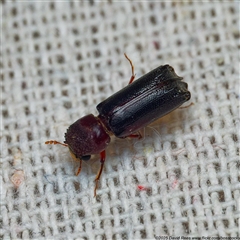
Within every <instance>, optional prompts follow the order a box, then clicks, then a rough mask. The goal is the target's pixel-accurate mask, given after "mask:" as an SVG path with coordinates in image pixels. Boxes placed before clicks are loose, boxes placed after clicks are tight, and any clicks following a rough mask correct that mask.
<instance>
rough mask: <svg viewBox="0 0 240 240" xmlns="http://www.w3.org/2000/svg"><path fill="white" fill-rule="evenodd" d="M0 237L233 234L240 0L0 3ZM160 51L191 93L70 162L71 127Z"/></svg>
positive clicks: (159, 60) (237, 193) (238, 188)
mask: <svg viewBox="0 0 240 240" xmlns="http://www.w3.org/2000/svg"><path fill="white" fill-rule="evenodd" d="M1 8H2V16H3V17H2V35H1V39H2V40H1V43H2V44H1V45H2V46H1V66H2V70H1V100H2V110H3V111H2V120H3V121H2V124H1V127H2V129H1V130H2V134H1V169H2V171H1V178H0V180H1V223H0V226H1V228H0V237H1V238H3V239H154V238H156V239H157V238H158V237H160V236H163V235H165V236H192V237H199V236H222V237H226V236H228V237H237V236H239V216H240V211H239V209H240V202H239V199H240V183H239V182H240V181H239V180H240V173H239V172H240V171H239V169H240V164H239V139H240V137H239V98H240V92H239V36H240V34H239V2H237V1H236V2H233V1H225V2H224V1H222V2H216V1H215V2H206V1H204V2H201V1H192V2H188V1H186V2H182V3H181V2H175V3H171V2H169V1H168V2H157V1H155V2H150V1H149V2H148V1H141V2H140V1H139V2H128V1H122V2H114V1H109V2H107V1H96V2H95V1H91V2H88V1H77V2H72V3H68V2H63V1H62V2H51V1H38V2H30V1H25V2H24V1H22V2H20V1H18V2H6V3H2V4H1ZM124 52H126V53H127V54H128V56H129V57H130V58H131V59H132V61H133V63H134V65H135V73H136V75H137V78H138V77H140V76H142V75H143V74H144V73H147V72H149V71H150V70H152V69H154V68H156V67H157V66H159V65H163V64H170V65H171V66H173V67H174V69H175V71H176V73H177V74H178V75H180V76H182V77H184V81H186V82H187V83H188V84H189V89H190V91H191V93H192V98H191V100H190V102H193V103H194V105H193V106H191V107H189V108H184V109H178V110H176V111H174V112H173V113H171V114H169V115H167V116H166V117H164V118H162V119H160V120H159V121H157V122H155V123H154V124H152V125H151V126H148V127H146V128H144V129H143V138H142V139H141V140H134V139H133V140H121V139H113V141H112V143H111V144H110V146H109V147H108V149H107V159H106V163H105V167H104V171H103V174H102V178H101V181H100V183H99V189H98V191H97V197H96V198H94V197H93V189H94V178H95V176H96V173H97V171H98V168H99V161H98V160H99V156H93V158H92V159H91V160H90V161H88V162H85V163H83V169H82V172H81V174H80V176H75V175H74V172H75V171H76V169H77V167H78V163H77V162H75V161H73V160H72V159H71V156H70V154H69V151H68V149H67V148H64V147H62V146H60V145H56V146H54V145H51V146H49V145H45V144H44V142H45V141H46V140H51V139H55V140H58V141H64V133H65V131H66V129H67V127H68V126H69V125H70V124H71V123H73V122H74V121H76V120H77V119H78V118H80V117H82V116H84V115H86V114H89V113H93V114H97V111H96V108H95V107H96V105H97V104H98V103H99V102H101V101H102V100H104V99H105V98H106V97H108V96H110V95H112V94H113V93H114V92H116V91H118V90H120V89H121V88H122V87H124V86H126V85H127V83H128V81H129V78H130V76H131V69H130V65H129V63H128V61H127V60H126V59H125V58H124V55H123V53H124Z"/></svg>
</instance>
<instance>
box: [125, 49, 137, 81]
mask: <svg viewBox="0 0 240 240" xmlns="http://www.w3.org/2000/svg"><path fill="white" fill-rule="evenodd" d="M124 56H125V58H126V59H127V60H128V61H129V63H130V65H131V68H132V76H131V78H130V80H129V83H128V84H131V83H132V82H133V80H134V78H135V74H134V66H133V63H132V61H131V59H130V58H129V57H128V56H127V54H126V53H124Z"/></svg>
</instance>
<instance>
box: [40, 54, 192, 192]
mask: <svg viewBox="0 0 240 240" xmlns="http://www.w3.org/2000/svg"><path fill="white" fill-rule="evenodd" d="M124 55H125V57H126V58H127V60H128V61H129V63H130V65H131V69H132V76H131V78H130V81H129V84H128V85H127V86H126V87H124V88H123V89H121V90H120V91H118V92H116V93H115V94H113V95H112V96H110V97H108V98H107V99H106V100H104V101H103V102H101V103H99V104H98V105H97V107H96V108H97V110H98V112H99V115H98V116H94V115H93V114H89V115H86V116H84V117H82V118H80V119H78V120H77V121H76V122H74V123H73V124H72V125H70V126H69V128H68V129H67V131H66V133H65V141H64V143H61V142H58V141H55V140H49V141H46V142H45V144H61V145H63V146H66V147H68V148H69V151H70V154H71V155H72V157H73V158H74V159H75V160H78V161H79V162H80V165H79V168H78V171H77V175H78V174H79V173H80V171H81V168H82V160H83V161H87V160H89V159H90V158H91V155H92V154H100V163H101V166H100V169H99V171H98V173H97V175H96V178H95V189H94V196H96V190H97V186H98V181H99V179H100V177H101V174H102V171H103V166H104V162H105V158H106V151H105V149H106V148H107V146H108V144H109V143H110V140H111V136H112V135H114V136H116V137H118V138H126V137H130V138H141V134H140V133H139V132H138V131H139V130H140V129H141V128H143V127H145V126H147V125H148V124H150V123H151V122H153V121H155V120H156V119H158V118H160V117H162V116H164V115H166V114H168V113H170V112H171V111H173V110H175V109H176V108H178V107H180V106H181V105H182V104H183V103H185V102H186V101H188V100H189V99H190V98H191V93H190V92H189V91H188V84H187V83H186V82H183V81H181V80H182V79H183V78H182V77H179V76H178V75H177V74H176V73H175V71H174V69H173V67H171V66H169V65H163V66H159V67H157V68H155V69H154V70H152V71H150V72H149V73H147V74H145V75H143V76H142V77H140V78H139V79H137V80H135V81H134V78H135V75H134V66H133V64H132V61H131V60H130V59H129V58H128V56H127V55H126V54H124Z"/></svg>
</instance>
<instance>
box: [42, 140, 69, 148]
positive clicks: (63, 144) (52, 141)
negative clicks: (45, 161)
mask: <svg viewBox="0 0 240 240" xmlns="http://www.w3.org/2000/svg"><path fill="white" fill-rule="evenodd" d="M45 144H60V145H62V146H64V147H68V145H67V144H65V143H61V142H58V141H55V140H49V141H46V142H45Z"/></svg>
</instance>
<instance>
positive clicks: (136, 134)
mask: <svg viewBox="0 0 240 240" xmlns="http://www.w3.org/2000/svg"><path fill="white" fill-rule="evenodd" d="M127 137H129V138H138V139H141V138H142V134H141V133H140V132H136V133H134V134H130V135H128V136H127Z"/></svg>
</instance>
